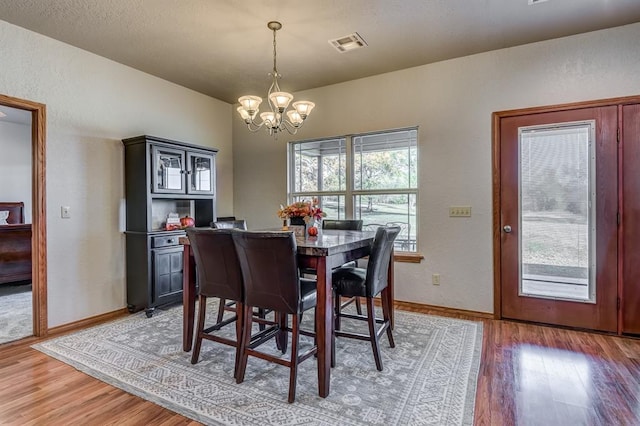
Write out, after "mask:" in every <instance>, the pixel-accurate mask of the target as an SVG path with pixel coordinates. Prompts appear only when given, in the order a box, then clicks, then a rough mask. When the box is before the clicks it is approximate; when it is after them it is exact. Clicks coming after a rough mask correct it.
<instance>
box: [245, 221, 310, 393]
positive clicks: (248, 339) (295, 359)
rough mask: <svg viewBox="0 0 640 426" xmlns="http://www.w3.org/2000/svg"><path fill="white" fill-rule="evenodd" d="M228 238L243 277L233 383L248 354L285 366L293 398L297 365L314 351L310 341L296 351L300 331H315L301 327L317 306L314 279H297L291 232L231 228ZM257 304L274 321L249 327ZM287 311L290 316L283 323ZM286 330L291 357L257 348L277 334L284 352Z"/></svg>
mask: <svg viewBox="0 0 640 426" xmlns="http://www.w3.org/2000/svg"><path fill="white" fill-rule="evenodd" d="M233 240H234V243H235V246H236V252H237V253H238V260H239V262H240V269H241V270H242V277H243V282H244V295H245V306H244V311H243V315H242V321H243V324H244V328H243V334H242V340H241V344H240V361H239V365H238V374H237V376H236V382H237V383H242V382H243V381H244V376H245V371H246V368H247V362H248V357H249V355H251V356H254V357H258V358H261V359H264V360H267V361H270V362H274V363H277V364H280V365H284V366H285V367H288V368H289V397H288V401H289V402H290V403H291V402H293V401H294V400H295V393H296V380H297V374H298V364H299V363H300V362H302V361H304V360H306V359H307V358H309V357H312V356H313V355H314V354H316V353H317V351H318V348H317V345H316V343H315V339H314V343H313V345H312V347H311V348H310V349H309V350H308V351H306V352H304V353H302V354H299V337H300V334H305V335H310V336H315V334H314V333H310V332H307V331H303V330H301V329H300V317H301V314H302V312H304V311H306V310H308V309H311V308H313V307H315V306H316V299H317V296H316V281H315V280H311V279H305V278H300V273H299V270H298V261H297V256H296V251H297V246H296V240H295V237H294V234H293V233H292V232H269V231H265V232H251V231H245V232H240V231H239V232H236V233H235V234H234V235H233ZM253 307H261V308H266V309H270V310H273V311H275V312H276V313H278V321H277V322H276V323H275V324H273V325H271V326H270V327H269V328H267V329H265V330H262V331H259V332H257V333H256V334H253V332H252V327H251V324H252V320H253V318H252V309H253ZM288 315H291V316H292V317H293V319H292V327H291V328H289V327H288ZM287 332H291V358H290V360H285V359H283V358H281V357H276V356H273V355H271V354H268V353H266V352H262V351H258V350H257V348H258V347H259V346H260V345H262V344H264V343H265V342H267V341H269V340H271V339H272V338H276V342H278V341H279V342H280V345H279V346H280V349H281V351H282V353H284V352H285V351H286V342H287Z"/></svg>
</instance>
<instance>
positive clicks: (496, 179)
mask: <svg viewBox="0 0 640 426" xmlns="http://www.w3.org/2000/svg"><path fill="white" fill-rule="evenodd" d="M637 103H640V96H630V97H622V98H612V99H603V100H597V101H588V102H578V103H571V104H561V105H552V106H545V107H536V108H526V109H520V110H509V111H500V112H495V113H494V114H493V129H492V132H493V139H492V179H493V254H494V259H493V260H494V262H493V266H494V317H495V318H496V319H500V318H503V317H504V315H503V314H504V312H503V300H502V298H501V295H502V290H503V289H502V283H503V280H504V279H505V278H506V277H504V276H503V266H504V265H503V259H502V255H503V253H502V249H503V247H502V244H501V240H502V237H503V234H502V218H501V206H502V202H503V200H502V195H501V194H502V190H503V188H502V186H503V185H504V182H502V179H501V158H502V152H501V143H500V141H501V132H502V124H503V119H505V118H507V117H519V116H527V115H533V114H545V113H557V112H561V111H575V110H580V109H587V108H599V107H607V106H615V107H617V108H620V109H621V108H622V106H623V105H630V104H637ZM636 122H637V121H636ZM618 149H619V148H618ZM625 155H626V154H625ZM620 158H622V157H620ZM639 161H640V160H639ZM620 169H621V167H620V165H619V166H618V169H617V170H616V173H619V175H618V176H616V177H615V179H616V180H617V181H618V182H621V180H622V171H619V170H620ZM620 187H621V185H620ZM616 196H617V202H618V206H617V207H618V209H620V208H621V206H620V204H621V200H622V189H621V188H620V190H619V191H618V192H617V193H616ZM639 197H640V195H639ZM618 211H620V210H618ZM622 229H624V228H623V227H622V226H621V227H620V230H619V231H618V235H621V234H620V232H621V230H622ZM639 232H640V231H639ZM621 241H622V238H618V244H617V252H618V253H619V257H618V259H623V258H624V256H623V254H624V251H623V250H624V247H623V245H622V242H621ZM639 244H640V243H639ZM636 264H637V263H636ZM621 265H622V262H621V261H618V262H617V267H616V268H615V269H616V271H617V272H620V273H618V274H617V281H616V283H615V284H616V286H617V291H618V294H624V293H622V289H623V287H624V286H623V274H622V273H621V272H622V266H621ZM629 287H630V284H628V285H627V289H629ZM636 288H638V289H639V292H640V287H636ZM638 298H639V300H640V296H638ZM616 302H617V297H616ZM607 303H609V304H611V300H609V301H608V302H607ZM616 319H617V321H615V322H616V323H617V324H616V325H615V326H613V329H612V330H610V329H611V326H610V325H607V326H606V329H607V330H609V331H617V332H618V333H621V332H622V331H623V325H622V319H623V313H622V311H619V312H618V314H617V315H616ZM541 322H542V321H541ZM605 322H606V321H605ZM638 322H640V318H638Z"/></svg>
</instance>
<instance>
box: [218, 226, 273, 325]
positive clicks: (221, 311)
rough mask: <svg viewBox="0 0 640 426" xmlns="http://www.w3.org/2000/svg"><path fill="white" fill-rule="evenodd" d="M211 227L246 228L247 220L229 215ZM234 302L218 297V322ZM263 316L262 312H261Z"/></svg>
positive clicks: (232, 307) (233, 309) (232, 309)
mask: <svg viewBox="0 0 640 426" xmlns="http://www.w3.org/2000/svg"><path fill="white" fill-rule="evenodd" d="M225 219H227V218H225ZM211 227H212V228H214V229H244V230H246V229H247V222H246V221H245V220H244V219H236V218H235V217H233V216H232V217H229V218H228V220H217V221H215V222H211ZM234 306H235V302H234V301H229V302H227V301H226V300H225V299H224V298H220V305H219V306H218V322H222V318H224V313H225V311H231V312H233V311H235V307H234ZM261 314H262V315H263V317H264V312H261Z"/></svg>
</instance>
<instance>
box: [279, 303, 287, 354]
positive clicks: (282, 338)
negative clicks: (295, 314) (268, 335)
mask: <svg viewBox="0 0 640 426" xmlns="http://www.w3.org/2000/svg"><path fill="white" fill-rule="evenodd" d="M287 317H288V316H287V314H283V313H280V312H276V319H277V321H278V327H280V331H278V334H277V335H276V347H277V348H278V349H280V352H282V353H286V352H287V343H288V342H287V341H288V336H287V325H289V319H288V318H287Z"/></svg>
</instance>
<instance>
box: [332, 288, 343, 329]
mask: <svg viewBox="0 0 640 426" xmlns="http://www.w3.org/2000/svg"><path fill="white" fill-rule="evenodd" d="M333 302H334V303H333V313H334V315H335V316H334V321H333V322H334V329H335V330H340V309H341V307H342V302H341V300H340V295H339V294H335V293H334V295H333Z"/></svg>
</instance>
